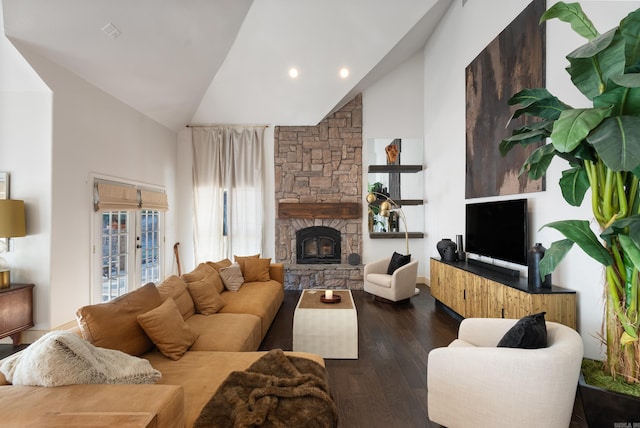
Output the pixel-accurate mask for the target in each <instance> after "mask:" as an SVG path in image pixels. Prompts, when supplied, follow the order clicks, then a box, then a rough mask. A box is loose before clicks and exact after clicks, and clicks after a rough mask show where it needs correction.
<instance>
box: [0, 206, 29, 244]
mask: <svg viewBox="0 0 640 428" xmlns="http://www.w3.org/2000/svg"><path fill="white" fill-rule="evenodd" d="M26 234H27V232H26V226H25V220H24V201H19V200H17V199H0V238H15V237H18V236H25V235H26Z"/></svg>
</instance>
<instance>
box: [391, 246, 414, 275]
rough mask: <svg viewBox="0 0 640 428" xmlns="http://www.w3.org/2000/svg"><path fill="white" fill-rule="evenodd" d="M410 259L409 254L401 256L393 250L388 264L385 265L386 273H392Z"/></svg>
mask: <svg viewBox="0 0 640 428" xmlns="http://www.w3.org/2000/svg"><path fill="white" fill-rule="evenodd" d="M410 261H411V254H407V255H406V256H403V255H402V254H400V253H397V252H395V251H394V252H393V255H392V256H391V260H390V261H389V266H388V267H387V275H393V273H394V272H395V271H396V270H397V269H398V268H401V267H402V266H404V265H406V264H407V263H409V262H410Z"/></svg>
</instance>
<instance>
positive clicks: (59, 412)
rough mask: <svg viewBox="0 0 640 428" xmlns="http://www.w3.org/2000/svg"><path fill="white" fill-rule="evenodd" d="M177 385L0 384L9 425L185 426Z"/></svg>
mask: <svg viewBox="0 0 640 428" xmlns="http://www.w3.org/2000/svg"><path fill="white" fill-rule="evenodd" d="M158 355H159V356H160V358H162V359H164V360H166V361H171V360H168V359H166V358H165V357H163V356H162V355H160V354H159V353H158ZM209 369H211V368H210V367H209ZM177 385H178V386H176V385H175V384H172V385H68V386H58V387H55V388H43V387H39V386H11V387H2V388H0V414H2V425H3V426H7V427H89V426H93V427H110V426H114V427H115V426H117V427H124V426H127V427H133V426H136V427H137V426H150V427H151V426H152V427H155V428H175V427H184V419H185V414H184V407H185V401H184V390H183V388H182V387H181V386H179V385H180V384H177ZM195 417H198V415H196V416H195ZM147 424H148V425H147Z"/></svg>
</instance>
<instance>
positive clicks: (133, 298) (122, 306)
mask: <svg viewBox="0 0 640 428" xmlns="http://www.w3.org/2000/svg"><path fill="white" fill-rule="evenodd" d="M161 303H162V298H161V297H160V293H159V292H158V289H157V288H156V286H155V284H153V283H151V282H150V283H148V284H146V285H144V286H142V287H140V288H138V289H136V290H134V291H131V292H129V293H127V294H124V295H122V296H120V297H118V298H116V299H113V300H112V301H110V302H107V303H100V304H97V305H90V306H84V307H82V308H80V309H78V311H77V312H76V317H77V319H78V325H79V326H80V331H81V332H82V337H83V338H84V339H85V340H88V341H89V343H92V344H93V345H95V346H99V347H101V348H109V349H116V350H118V351H122V352H126V353H127V354H130V355H142V354H144V353H145V352H148V351H150V350H151V349H153V342H151V339H149V336H147V335H146V333H145V332H144V330H143V329H142V327H140V324H138V319H137V316H138V315H140V314H144V313H145V312H148V311H150V310H151V309H153V308H156V307H158V306H160V304H161Z"/></svg>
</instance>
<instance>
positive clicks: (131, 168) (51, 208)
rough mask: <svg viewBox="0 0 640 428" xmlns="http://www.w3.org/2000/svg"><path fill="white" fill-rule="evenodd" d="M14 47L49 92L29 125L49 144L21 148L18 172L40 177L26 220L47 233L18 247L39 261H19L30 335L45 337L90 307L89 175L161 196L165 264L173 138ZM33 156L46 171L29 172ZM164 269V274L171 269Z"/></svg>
mask: <svg viewBox="0 0 640 428" xmlns="http://www.w3.org/2000/svg"><path fill="white" fill-rule="evenodd" d="M16 45H17V46H18V48H19V50H20V51H21V53H22V55H23V56H24V57H25V58H26V59H27V60H28V61H29V63H30V64H31V66H32V67H33V68H34V69H35V70H36V72H37V73H38V74H39V76H40V77H41V78H42V79H43V80H44V82H45V83H46V84H47V86H48V87H49V88H51V91H52V92H53V105H52V110H50V111H49V112H46V111H45V113H49V117H48V118H47V117H45V118H43V119H42V120H38V121H34V122H33V123H32V124H31V126H32V127H33V129H35V130H38V132H43V133H45V134H47V133H48V134H49V136H48V143H41V144H39V146H37V147H23V150H24V158H23V159H22V161H23V162H22V165H23V167H24V166H27V167H26V168H25V169H29V170H30V171H31V169H33V173H34V175H35V176H38V175H41V176H42V177H41V179H40V180H38V184H39V186H38V188H37V190H36V191H35V192H34V194H33V195H32V197H33V199H34V200H35V201H34V202H33V203H32V204H30V206H28V209H29V214H28V215H29V216H30V217H31V216H34V217H35V218H38V219H40V218H42V219H45V221H46V223H48V226H49V227H43V230H42V231H36V232H41V233H43V234H44V235H45V236H47V235H49V236H48V237H47V238H45V239H44V240H43V242H42V243H38V245H37V246H36V245H34V246H33V247H26V244H27V242H26V241H25V248H28V251H34V253H35V254H42V258H41V259H36V260H33V259H31V257H30V254H26V255H25V259H24V264H25V265H24V272H25V276H27V275H28V276H31V277H34V279H33V282H34V283H35V284H36V288H35V296H36V297H35V299H36V305H35V312H36V314H35V317H36V319H37V322H38V325H37V327H36V329H47V328H50V327H55V326H57V325H60V324H63V323H66V322H68V321H71V320H73V319H74V318H75V311H76V310H77V309H78V308H79V307H81V306H83V305H86V304H89V303H90V283H91V265H92V263H91V236H92V230H91V221H92V217H93V215H94V213H93V192H92V183H91V180H90V177H91V174H92V173H97V174H103V175H108V176H112V177H119V178H122V179H126V180H131V181H135V182H140V183H148V184H153V185H159V186H164V187H165V188H166V190H167V193H168V197H169V206H170V210H169V211H168V213H167V216H166V231H167V236H166V245H165V247H166V248H165V251H166V252H167V256H168V257H169V258H168V260H169V261H170V260H171V258H170V257H171V247H172V245H173V241H174V239H175V230H176V216H175V214H174V211H173V208H174V207H175V203H176V199H175V176H176V161H175V158H176V134H175V133H174V132H172V131H170V130H168V129H167V128H165V127H163V126H161V125H159V124H158V123H156V122H154V121H152V120H151V119H149V118H148V117H146V116H144V115H142V114H140V113H139V112H137V111H135V110H133V109H132V108H131V107H129V106H127V105H125V104H123V103H121V102H120V101H118V100H116V99H115V98H113V97H111V96H110V95H108V94H106V93H104V92H102V91H100V90H98V89H97V88H96V87H94V86H92V85H90V84H89V83H87V82H86V81H84V80H82V79H80V78H79V77H78V76H76V75H74V74H72V73H70V72H68V71H67V70H65V69H63V68H61V67H59V66H57V65H56V64H54V63H52V62H50V61H48V60H46V59H44V58H42V57H40V56H38V55H36V54H34V53H33V52H31V51H30V50H29V49H28V48H26V47H24V46H20V45H19V44H16ZM45 116H46V115H45ZM34 118H35V119H37V118H38V117H37V116H34ZM47 123H50V124H52V125H50V127H49V129H47V128H46V126H43V125H46V124H47ZM43 140H47V138H45V137H43ZM40 153H45V154H47V155H46V157H45V160H44V161H42V162H40V163H42V164H44V163H47V164H48V165H41V166H39V165H38V164H34V167H33V168H31V163H30V159H31V157H35V158H36V159H38V157H39V156H40ZM14 184H15V186H20V185H21V179H20V178H19V177H12V187H13V185H14ZM49 201H50V203H49ZM32 233H34V230H33V229H32V230H29V234H30V235H31V234H32ZM47 241H49V242H50V245H46V243H47ZM21 245H22V244H21ZM27 259H28V260H29V261H27ZM167 266H168V267H167V272H166V273H169V269H170V267H171V264H170V263H168V264H167ZM26 272H28V274H27V273H26ZM35 278H37V279H35Z"/></svg>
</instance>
